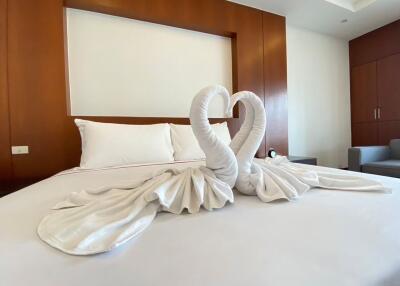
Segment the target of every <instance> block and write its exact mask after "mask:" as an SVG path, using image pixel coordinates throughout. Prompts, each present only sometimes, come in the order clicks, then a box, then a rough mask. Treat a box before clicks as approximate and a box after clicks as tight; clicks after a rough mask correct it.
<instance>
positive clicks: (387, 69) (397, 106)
mask: <svg viewBox="0 0 400 286" xmlns="http://www.w3.org/2000/svg"><path fill="white" fill-rule="evenodd" d="M399 37H400V35H399ZM377 78H378V80H377V82H378V106H379V108H380V111H379V115H380V116H379V117H380V118H379V119H380V120H400V53H399V54H396V55H394V56H390V57H387V58H384V59H382V60H380V61H378V67H377Z"/></svg>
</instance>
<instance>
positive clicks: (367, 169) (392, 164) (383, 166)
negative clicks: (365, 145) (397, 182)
mask: <svg viewBox="0 0 400 286" xmlns="http://www.w3.org/2000/svg"><path fill="white" fill-rule="evenodd" d="M362 171H363V172H364V173H369V174H377V175H384V176H390V177H396V178H400V160H386V161H379V162H373V163H367V164H364V165H363V166H362Z"/></svg>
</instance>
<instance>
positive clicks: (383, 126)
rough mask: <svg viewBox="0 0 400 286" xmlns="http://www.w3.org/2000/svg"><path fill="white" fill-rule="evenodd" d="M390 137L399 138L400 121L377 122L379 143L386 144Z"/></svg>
mask: <svg viewBox="0 0 400 286" xmlns="http://www.w3.org/2000/svg"><path fill="white" fill-rule="evenodd" d="M391 139H400V121H386V122H379V140H378V144H379V145H388V144H389V142H390V140H391Z"/></svg>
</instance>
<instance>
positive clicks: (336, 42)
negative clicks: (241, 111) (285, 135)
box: [287, 25, 351, 167]
mask: <svg viewBox="0 0 400 286" xmlns="http://www.w3.org/2000/svg"><path fill="white" fill-rule="evenodd" d="M287 55H288V94H289V98H288V101H289V102H288V109H289V153H290V154H291V155H300V156H301V155H302V156H315V157H317V158H318V163H319V165H323V166H329V167H347V148H348V147H350V145H351V125H350V75H349V49H348V42H347V41H345V40H341V39H337V38H333V37H331V36H327V35H323V34H319V33H315V32H311V31H308V30H304V29H299V28H297V27H293V26H290V25H288V26H287Z"/></svg>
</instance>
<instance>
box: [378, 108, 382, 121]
mask: <svg viewBox="0 0 400 286" xmlns="http://www.w3.org/2000/svg"><path fill="white" fill-rule="evenodd" d="M378 119H381V108H380V107H378Z"/></svg>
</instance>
